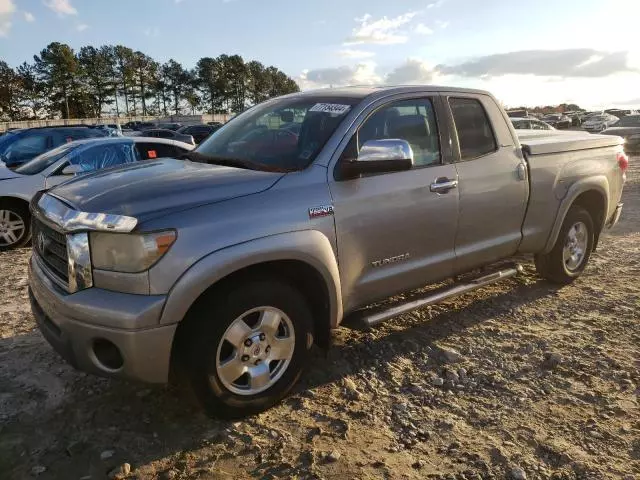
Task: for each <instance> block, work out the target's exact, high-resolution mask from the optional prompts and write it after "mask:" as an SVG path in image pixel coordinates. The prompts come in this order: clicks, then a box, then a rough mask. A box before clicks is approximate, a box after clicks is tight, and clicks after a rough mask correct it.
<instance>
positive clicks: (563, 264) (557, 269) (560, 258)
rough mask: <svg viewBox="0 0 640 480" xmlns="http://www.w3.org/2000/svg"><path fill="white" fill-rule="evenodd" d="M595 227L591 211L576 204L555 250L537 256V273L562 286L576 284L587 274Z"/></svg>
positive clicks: (569, 212)
mask: <svg viewBox="0 0 640 480" xmlns="http://www.w3.org/2000/svg"><path fill="white" fill-rule="evenodd" d="M593 241H594V228H593V220H592V218H591V215H590V214H589V212H587V211H586V210H585V209H584V208H582V207H580V206H578V205H574V206H572V207H571V208H570V209H569V211H568V212H567V216H566V217H565V219H564V222H563V224H562V228H561V229H560V233H559V235H558V239H557V240H556V243H555V245H554V246H553V249H552V250H551V251H550V252H549V253H547V254H539V255H536V257H535V263H536V270H537V271H538V273H539V274H540V275H542V276H543V277H544V278H546V279H547V280H550V281H552V282H554V283H559V284H568V283H571V282H573V281H574V280H575V279H576V278H578V277H579V276H580V274H581V273H582V272H583V271H584V269H585V267H586V266H587V262H588V261H589V257H590V256H591V251H592V250H593Z"/></svg>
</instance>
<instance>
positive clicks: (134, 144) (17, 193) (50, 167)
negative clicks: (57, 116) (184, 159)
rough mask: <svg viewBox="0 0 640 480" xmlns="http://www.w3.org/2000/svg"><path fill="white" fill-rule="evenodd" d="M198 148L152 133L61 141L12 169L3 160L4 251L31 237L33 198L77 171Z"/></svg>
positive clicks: (0, 243) (0, 217)
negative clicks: (152, 136) (141, 135)
mask: <svg viewBox="0 0 640 480" xmlns="http://www.w3.org/2000/svg"><path fill="white" fill-rule="evenodd" d="M193 149H194V146H193V145H189V144H186V143H183V142H177V141H175V140H166V139H161V138H149V137H133V138H127V137H109V138H94V139H88V140H79V141H75V142H70V143H67V144H64V145H61V146H60V147H58V148H54V149H53V150H50V151H48V152H46V153H43V154H42V155H39V156H37V157H36V158H34V159H33V160H31V161H29V162H27V163H25V164H24V165H21V166H20V167H18V168H17V169H15V170H10V169H8V168H7V167H6V166H4V164H3V163H2V162H0V251H3V250H9V249H12V248H18V247H23V246H25V245H26V244H27V243H28V242H29V240H31V223H30V222H31V217H30V214H29V202H30V201H31V198H32V197H33V196H34V195H35V194H36V193H37V192H38V191H40V190H46V189H49V188H51V187H54V186H55V185H58V184H60V183H62V182H64V181H67V180H69V179H70V178H72V177H73V176H74V175H80V174H84V173H89V172H94V171H96V170H100V169H102V168H108V167H113V166H117V165H123V164H126V163H132V162H137V161H139V160H152V159H155V158H162V157H179V156H180V155H182V154H184V153H186V152H189V151H191V150H193Z"/></svg>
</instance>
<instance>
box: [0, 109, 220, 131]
mask: <svg viewBox="0 0 640 480" xmlns="http://www.w3.org/2000/svg"><path fill="white" fill-rule="evenodd" d="M230 117H231V115H228V114H218V113H216V114H214V115H211V114H203V115H170V116H168V117H151V116H142V115H138V116H129V117H102V118H60V119H52V120H23V121H20V122H2V123H0V132H5V131H6V130H8V129H10V128H32V127H54V126H59V125H102V124H107V123H119V124H120V125H124V124H125V123H127V122H134V121H140V122H159V123H164V122H178V123H182V124H184V125H192V124H196V123H207V122H222V123H224V122H226V121H227V120H228V119H229V118H230Z"/></svg>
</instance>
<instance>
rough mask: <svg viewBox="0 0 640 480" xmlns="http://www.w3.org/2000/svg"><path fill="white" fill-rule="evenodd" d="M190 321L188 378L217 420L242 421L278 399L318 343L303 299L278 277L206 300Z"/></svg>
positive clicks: (293, 381) (295, 380)
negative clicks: (239, 419) (220, 418)
mask: <svg viewBox="0 0 640 480" xmlns="http://www.w3.org/2000/svg"><path fill="white" fill-rule="evenodd" d="M189 317H190V318H187V319H185V320H186V321H188V322H190V324H191V325H194V327H193V329H192V331H191V333H190V335H189V336H188V339H187V342H188V343H189V344H188V345H185V347H186V349H187V350H188V351H189V353H188V354H187V355H188V358H187V362H188V364H187V368H188V372H187V373H188V375H189V377H190V380H191V384H192V386H193V388H194V391H195V393H196V395H197V396H198V398H199V400H200V402H201V403H202V404H203V406H204V407H205V409H206V411H207V413H208V414H209V415H211V416H214V417H223V418H239V417H244V416H247V415H251V414H254V413H258V412H261V411H263V410H266V409H267V408H269V407H271V406H272V405H274V404H275V403H277V402H278V401H280V400H281V399H282V398H283V397H284V396H286V394H287V393H288V392H289V391H290V390H291V388H292V387H293V386H294V385H295V383H296V382H297V381H298V379H299V377H300V375H301V373H302V371H303V369H304V367H305V365H306V363H307V359H308V356H309V349H310V348H311V345H312V343H313V337H312V327H313V323H312V321H311V312H310V310H309V307H308V305H307V303H306V301H305V299H304V297H303V296H302V295H301V294H300V293H299V292H298V291H297V290H296V289H295V288H293V287H291V286H290V285H288V284H286V283H282V282H279V281H277V280H276V281H273V280H272V281H266V280H263V281H260V280H257V281H250V282H249V283H247V284H245V285H243V286H238V287H237V288H236V289H233V290H231V291H229V292H225V294H224V295H215V296H210V297H205V298H203V299H202V300H201V301H200V303H199V304H198V305H197V306H196V307H195V308H194V310H193V312H190V314H189Z"/></svg>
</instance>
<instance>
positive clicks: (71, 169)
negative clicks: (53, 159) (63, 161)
mask: <svg viewBox="0 0 640 480" xmlns="http://www.w3.org/2000/svg"><path fill="white" fill-rule="evenodd" d="M80 173H84V170H83V169H82V167H81V166H80V165H67V166H66V167H64V168H63V169H62V175H78V174H80Z"/></svg>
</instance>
